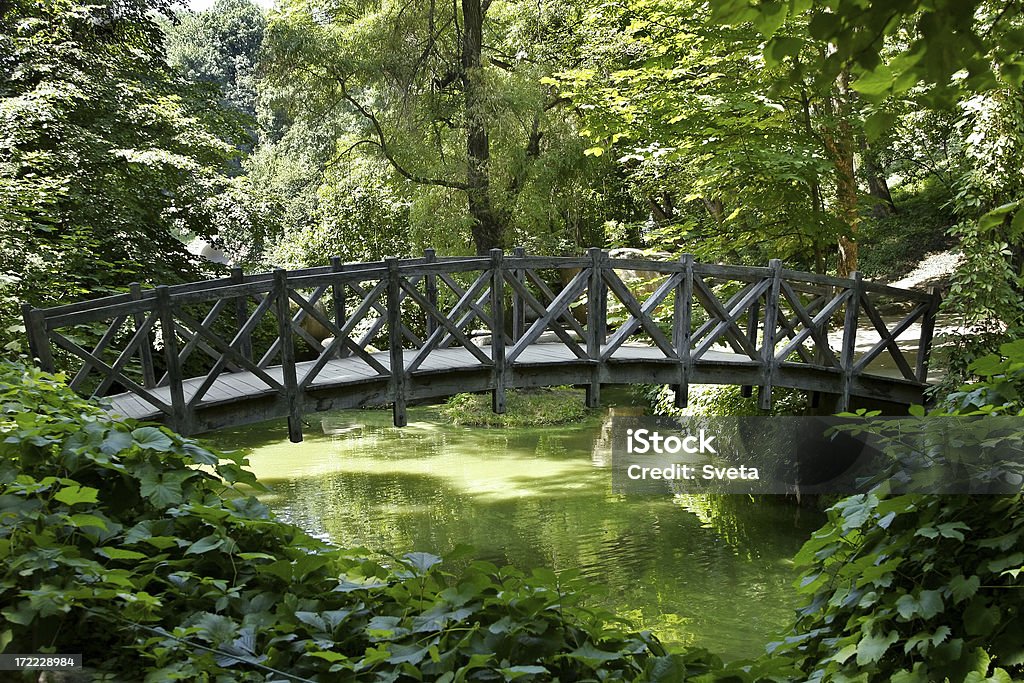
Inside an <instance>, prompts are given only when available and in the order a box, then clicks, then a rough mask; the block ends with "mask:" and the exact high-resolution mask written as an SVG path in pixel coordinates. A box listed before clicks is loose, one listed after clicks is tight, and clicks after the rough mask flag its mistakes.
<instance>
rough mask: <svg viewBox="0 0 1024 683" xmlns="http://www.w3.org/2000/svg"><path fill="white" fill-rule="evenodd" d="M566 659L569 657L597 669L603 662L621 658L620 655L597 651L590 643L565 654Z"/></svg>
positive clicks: (618, 653)
mask: <svg viewBox="0 0 1024 683" xmlns="http://www.w3.org/2000/svg"><path fill="white" fill-rule="evenodd" d="M566 657H569V658H570V659H578V660H580V661H581V662H583V663H584V664H586V665H587V666H590V667H594V668H597V667H598V666H600V665H601V664H603V663H605V662H610V661H612V660H615V659H620V658H621V657H622V653H620V652H607V651H605V650H599V649H597V648H596V647H594V646H593V645H592V644H590V643H584V644H583V645H582V646H580V647H578V648H576V649H575V650H573V651H572V652H570V653H569V654H567V655H566Z"/></svg>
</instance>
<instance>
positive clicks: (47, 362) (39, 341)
mask: <svg viewBox="0 0 1024 683" xmlns="http://www.w3.org/2000/svg"><path fill="white" fill-rule="evenodd" d="M21 316H22V318H23V319H24V321H25V332H27V333H28V350H29V353H31V354H32V357H33V358H36V359H38V360H39V367H40V368H42V369H43V370H45V371H46V372H54V371H55V370H56V367H55V366H54V363H53V351H52V350H51V349H50V335H49V334H48V333H47V331H46V318H45V317H44V314H43V311H41V310H40V309H38V308H32V307H31V306H30V305H28V304H23V305H22V307H21Z"/></svg>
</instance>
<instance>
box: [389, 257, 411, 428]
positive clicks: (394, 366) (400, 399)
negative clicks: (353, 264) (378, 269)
mask: <svg viewBox="0 0 1024 683" xmlns="http://www.w3.org/2000/svg"><path fill="white" fill-rule="evenodd" d="M398 263H399V261H398V259H397V258H389V259H387V265H388V274H387V278H388V309H387V311H388V343H389V346H390V347H391V348H390V349H389V352H390V355H391V397H392V398H391V415H392V421H393V422H394V424H395V426H396V427H404V426H405V425H406V424H408V417H407V415H406V413H405V356H404V354H403V353H402V299H401V293H402V287H401V282H400V281H399V278H400V277H401V273H399V272H398Z"/></svg>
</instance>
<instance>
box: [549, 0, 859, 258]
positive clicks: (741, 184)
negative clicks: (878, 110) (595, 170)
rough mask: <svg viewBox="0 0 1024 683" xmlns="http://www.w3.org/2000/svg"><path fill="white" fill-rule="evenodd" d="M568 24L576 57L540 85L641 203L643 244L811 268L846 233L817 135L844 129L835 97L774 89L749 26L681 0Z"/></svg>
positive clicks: (832, 160) (835, 162)
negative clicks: (574, 118) (576, 31)
mask: <svg viewBox="0 0 1024 683" xmlns="http://www.w3.org/2000/svg"><path fill="white" fill-rule="evenodd" d="M581 33H583V34H584V35H586V36H587V37H588V40H589V43H588V44H587V45H586V46H585V47H584V48H583V50H582V51H581V52H582V54H583V55H585V57H584V60H583V63H582V64H581V65H580V67H579V68H576V69H571V70H565V71H562V72H559V73H558V74H556V78H555V79H554V82H556V83H557V84H558V86H559V87H560V92H561V94H563V95H564V96H565V97H567V98H570V99H571V100H572V101H573V102H574V103H576V104H578V105H579V106H580V107H582V108H583V109H584V110H585V111H586V125H585V127H584V133H585V134H586V135H587V136H588V138H589V139H590V140H591V141H592V142H591V145H592V147H591V148H590V149H589V150H588V153H589V154H593V155H601V156H604V155H615V156H616V157H617V158H618V162H619V163H620V164H622V166H623V167H624V169H625V170H626V171H627V173H629V177H630V179H631V181H632V183H633V189H634V192H636V193H637V194H638V195H639V196H640V197H642V198H643V199H644V200H645V201H646V202H647V203H648V205H649V206H650V209H651V217H652V218H653V220H654V222H655V223H656V224H658V225H659V226H660V227H659V229H657V230H656V231H654V232H652V233H650V235H649V236H650V242H651V244H652V245H653V246H656V247H658V248H673V249H677V250H684V249H685V250H687V251H692V252H695V253H696V254H697V255H698V256H701V257H703V258H706V259H711V260H718V259H727V260H756V261H761V260H763V259H764V258H767V257H775V256H779V257H782V258H785V259H787V260H790V261H791V262H793V261H795V262H796V263H805V264H807V265H808V266H812V267H815V268H817V269H818V270H823V269H824V267H825V256H824V250H825V247H826V246H827V245H828V244H829V243H834V241H835V239H836V237H837V235H842V234H846V232H848V231H849V230H850V228H849V227H847V225H846V224H844V219H846V220H848V219H849V215H848V213H847V212H845V211H843V210H840V208H839V205H840V202H838V201H835V200H833V199H832V197H833V195H835V194H837V191H836V190H835V189H834V188H835V187H836V185H837V184H838V183H839V180H838V179H839V178H841V177H842V174H843V172H846V173H847V175H848V174H849V173H850V172H852V167H850V168H847V167H845V166H843V165H842V164H841V163H840V159H838V158H837V157H836V156H835V154H834V153H833V152H835V151H837V150H836V149H830V147H829V146H828V145H827V144H826V141H827V140H828V139H829V135H830V129H831V130H832V131H833V132H831V138H832V139H838V138H837V136H836V135H835V134H834V130H835V129H837V128H838V129H842V126H843V125H847V124H846V122H845V120H844V119H843V117H844V116H847V115H848V112H847V111H846V110H847V109H848V108H849V107H848V106H845V105H844V106H843V107H839V106H837V105H835V104H833V100H835V101H840V100H841V98H839V97H838V96H837V95H835V94H833V93H832V92H831V91H829V92H826V93H824V94H821V93H819V92H818V91H816V90H814V89H813V88H811V87H810V86H809V84H807V83H794V84H790V85H787V87H778V82H779V76H780V74H781V73H782V72H783V71H784V68H783V67H782V66H781V65H780V63H779V60H778V59H777V58H776V56H775V55H771V56H766V57H762V55H761V49H760V46H761V44H762V43H763V41H764V38H763V36H762V35H761V33H759V32H758V31H757V30H755V29H754V28H753V27H750V26H743V27H738V28H723V27H720V26H716V25H715V24H714V23H713V22H711V21H710V17H709V15H708V13H707V11H706V9H704V8H703V7H702V6H701V5H700V4H699V3H696V2H691V1H689V0H658V1H656V2H646V1H645V2H627V3H616V4H605V5H600V6H596V7H594V8H592V9H591V10H590V11H588V12H587V14H586V21H585V24H584V26H583V28H582V29H581ZM813 57H814V53H813V52H811V51H810V50H808V52H807V54H805V55H804V58H805V59H812V58H813ZM847 128H849V126H848V125H847ZM850 153H852V152H850ZM845 157H849V154H845ZM830 188H831V189H830ZM853 196H854V206H855V208H856V199H857V197H856V191H855V187H854V192H853Z"/></svg>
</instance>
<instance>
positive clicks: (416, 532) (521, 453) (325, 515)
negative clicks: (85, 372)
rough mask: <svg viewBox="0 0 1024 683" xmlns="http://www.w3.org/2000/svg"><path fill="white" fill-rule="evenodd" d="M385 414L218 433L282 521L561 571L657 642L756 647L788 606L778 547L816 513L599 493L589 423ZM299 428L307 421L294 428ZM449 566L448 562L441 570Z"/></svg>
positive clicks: (363, 542) (337, 534) (594, 425)
mask: <svg viewBox="0 0 1024 683" xmlns="http://www.w3.org/2000/svg"><path fill="white" fill-rule="evenodd" d="M389 420H390V413H388V412H385V411H350V412H347V413H335V414H329V415H327V416H326V417H324V419H323V424H322V427H323V429H322V430H321V432H326V433H317V434H313V433H309V434H308V436H307V438H306V441H305V442H303V443H302V444H290V443H288V442H287V440H286V439H285V438H284V434H285V433H286V432H285V431H284V430H283V428H282V426H281V425H280V424H279V423H276V422H272V423H265V424H262V425H256V426H252V427H249V428H240V429H232V430H225V431H222V432H219V433H217V434H215V435H213V437H212V439H211V440H212V441H214V443H215V444H217V445H218V446H220V447H222V448H225V449H231V448H233V449H239V448H240V449H242V450H244V451H245V452H246V454H247V455H248V457H249V459H250V462H251V465H252V469H253V470H254V471H255V472H256V474H257V476H258V477H259V478H260V479H261V480H262V481H263V482H264V483H266V484H268V485H269V486H271V487H272V488H273V492H272V493H270V494H267V495H266V496H264V500H265V501H266V502H267V503H268V504H270V505H271V506H272V507H273V508H274V509H275V511H276V512H277V513H278V514H279V515H280V516H282V517H283V518H285V519H287V520H289V521H291V522H293V523H296V524H298V525H300V526H302V527H304V528H306V529H307V530H309V531H310V532H312V533H314V534H317V535H319V536H322V537H325V538H329V539H330V540H332V541H334V542H335V543H338V544H340V545H345V546H362V547H366V548H369V549H370V550H373V551H376V552H380V553H382V554H387V553H402V552H407V551H413V550H422V551H428V552H433V553H438V554H446V553H449V552H451V551H452V550H453V549H455V548H456V547H457V546H460V545H464V544H469V545H471V546H473V547H474V548H475V551H476V552H475V555H474V557H476V558H479V559H487V560H490V561H493V562H497V563H510V564H513V565H516V566H518V567H520V568H523V569H530V568H532V567H537V566H549V567H552V568H554V569H556V570H564V569H571V568H576V569H579V570H580V571H581V572H582V573H583V574H584V575H585V576H587V577H588V578H590V579H592V580H593V582H594V583H595V584H597V585H599V586H603V587H604V588H606V589H607V594H606V595H605V596H603V597H602V598H600V599H601V601H602V602H603V603H604V605H605V606H607V607H609V608H611V609H613V610H615V611H616V612H617V613H619V614H622V615H624V616H626V617H628V618H630V619H632V620H633V621H634V622H635V623H636V625H637V626H638V627H640V628H648V629H651V630H652V631H654V632H655V634H657V635H658V636H659V637H660V638H661V639H662V640H663V641H664V642H665V643H666V644H667V645H669V646H680V645H700V646H703V647H707V648H709V649H712V650H714V651H716V652H719V653H721V654H722V655H723V656H724V657H726V658H738V657H748V656H753V655H756V654H759V653H760V652H761V651H762V650H763V647H764V645H765V643H767V642H769V641H770V640H772V639H773V638H774V637H775V636H777V635H778V634H779V633H780V632H781V631H782V630H783V629H784V628H785V626H786V624H787V623H788V622H789V621H790V618H791V615H792V610H793V608H794V607H795V606H796V604H797V600H796V597H795V592H794V590H793V587H792V582H793V579H794V578H795V572H794V570H793V568H792V566H791V564H790V562H789V558H790V557H792V555H793V554H794V553H795V552H796V551H797V550H798V549H799V547H800V545H801V543H802V542H803V541H804V540H805V539H806V538H807V536H808V535H809V533H810V532H811V531H812V530H814V529H815V528H817V527H818V526H820V523H821V522H822V519H823V517H822V516H821V515H818V514H814V513H809V512H808V511H807V510H797V509H796V508H793V507H790V506H787V505H781V504H778V503H777V502H773V501H772V500H771V499H763V500H760V501H752V500H750V499H749V498H746V497H743V496H717V497H712V496H684V497H677V498H676V499H672V498H655V497H637V496H623V495H617V494H613V493H611V475H610V471H609V470H608V469H607V468H605V467H604V466H603V461H604V458H603V456H601V455H600V454H599V450H600V449H599V441H600V438H601V430H602V420H601V418H600V417H597V418H595V419H593V420H590V421H587V422H585V423H582V424H575V425H569V426H565V427H546V428H536V429H518V430H490V429H480V428H457V427H451V426H448V425H445V424H443V423H442V421H441V420H440V419H439V417H438V415H437V413H436V411H435V410H434V409H432V408H416V409H414V410H412V411H410V425H409V427H407V428H405V429H401V430H398V429H394V428H393V427H391V426H390V423H389ZM312 431H313V430H312V429H311V430H310V432H312ZM450 569H453V570H457V569H458V567H450Z"/></svg>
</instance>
